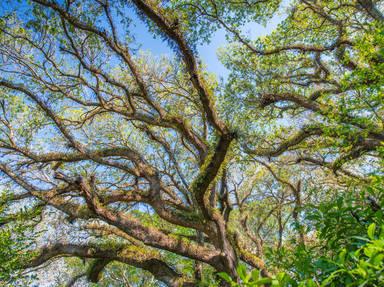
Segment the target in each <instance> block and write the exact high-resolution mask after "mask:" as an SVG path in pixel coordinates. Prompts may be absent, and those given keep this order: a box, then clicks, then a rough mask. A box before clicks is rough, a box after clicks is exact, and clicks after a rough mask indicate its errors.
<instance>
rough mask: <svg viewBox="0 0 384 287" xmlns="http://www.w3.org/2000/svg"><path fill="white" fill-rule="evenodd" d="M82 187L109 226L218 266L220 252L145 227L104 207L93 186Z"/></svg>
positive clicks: (83, 183)
mask: <svg viewBox="0 0 384 287" xmlns="http://www.w3.org/2000/svg"><path fill="white" fill-rule="evenodd" d="M80 186H81V190H82V192H83V194H84V195H85V198H86V201H87V205H88V207H89V209H90V210H92V211H93V212H94V213H95V214H96V215H97V216H98V217H99V218H101V219H102V220H103V221H105V222H107V223H108V224H110V225H113V226H115V227H117V228H118V229H120V230H122V231H123V232H125V233H127V234H128V235H129V236H132V237H133V238H135V239H137V240H140V241H142V242H143V243H144V244H145V245H148V246H151V247H155V248H160V249H163V250H168V251H171V252H174V253H176V254H179V255H182V256H185V257H188V258H191V259H196V260H199V261H203V262H205V263H208V264H210V265H212V266H215V265H217V258H218V257H219V255H220V251H218V250H216V249H214V248H211V247H206V246H203V245H201V244H198V243H196V242H193V241H190V240H188V239H186V238H179V237H174V236H170V235H167V234H165V233H163V232H162V231H161V230H160V229H158V228H156V227H153V226H146V225H144V224H143V223H142V222H141V221H140V220H138V219H137V218H135V217H133V216H131V215H129V214H125V213H123V212H116V211H112V210H109V209H108V208H107V207H105V206H103V204H102V203H101V202H100V200H99V198H98V196H97V195H96V194H95V193H94V192H93V191H92V184H90V183H89V182H87V181H86V180H85V179H82V181H81V183H80Z"/></svg>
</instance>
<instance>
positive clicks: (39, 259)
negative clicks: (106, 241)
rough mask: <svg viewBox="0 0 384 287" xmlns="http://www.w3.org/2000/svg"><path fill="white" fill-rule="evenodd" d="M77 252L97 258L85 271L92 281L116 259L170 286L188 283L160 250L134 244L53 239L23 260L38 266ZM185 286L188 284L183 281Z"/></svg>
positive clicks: (77, 253)
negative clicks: (148, 249)
mask: <svg viewBox="0 0 384 287" xmlns="http://www.w3.org/2000/svg"><path fill="white" fill-rule="evenodd" d="M64 256H76V257H80V258H90V259H96V261H95V262H94V264H92V265H91V268H90V269H89V272H88V278H89V279H91V282H96V281H97V280H98V279H99V276H100V272H101V271H102V270H103V269H104V268H105V267H106V265H107V264H108V263H109V262H111V261H119V262H122V263H126V264H129V265H131V266H134V267H138V268H142V269H144V270H147V271H149V272H150V273H151V274H152V275H153V276H154V277H155V278H156V279H157V280H160V281H162V282H164V283H165V284H166V285H167V286H170V287H179V286H183V284H184V283H186V284H187V283H189V282H188V281H187V280H185V279H184V278H183V277H182V275H180V274H179V273H177V272H176V271H175V270H174V268H172V267H170V266H169V265H168V264H166V263H165V262H164V261H163V260H162V258H161V256H160V253H159V252H148V251H147V249H145V248H141V247H137V246H117V247H115V248H110V247H106V246H100V245H92V244H88V245H76V244H62V243H56V244H54V245H51V246H47V247H44V248H42V249H40V250H37V251H36V256H35V257H33V258H32V259H31V260H30V261H29V262H27V263H26V266H25V267H27V268H33V267H37V266H39V265H41V264H43V263H45V262H47V261H49V260H51V259H53V258H55V257H64ZM185 286H188V285H185Z"/></svg>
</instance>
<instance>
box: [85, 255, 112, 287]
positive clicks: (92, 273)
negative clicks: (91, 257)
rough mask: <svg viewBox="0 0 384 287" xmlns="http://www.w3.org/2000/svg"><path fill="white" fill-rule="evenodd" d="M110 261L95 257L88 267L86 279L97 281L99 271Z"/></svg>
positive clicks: (99, 274)
mask: <svg viewBox="0 0 384 287" xmlns="http://www.w3.org/2000/svg"><path fill="white" fill-rule="evenodd" d="M110 262H111V260H110V259H96V260H95V261H94V262H92V264H91V266H90V267H89V269H88V272H87V273H88V274H87V277H88V280H89V281H90V282H93V283H97V282H98V281H99V280H100V277H101V272H102V271H103V270H104V268H105V267H106V266H107V265H108V264H109V263H110Z"/></svg>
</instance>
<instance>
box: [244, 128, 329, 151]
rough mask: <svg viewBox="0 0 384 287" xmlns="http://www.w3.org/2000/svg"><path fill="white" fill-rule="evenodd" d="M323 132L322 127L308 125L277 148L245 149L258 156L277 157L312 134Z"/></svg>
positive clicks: (316, 134) (317, 134)
mask: <svg viewBox="0 0 384 287" xmlns="http://www.w3.org/2000/svg"><path fill="white" fill-rule="evenodd" d="M322 133H323V131H322V129H321V128H320V127H316V126H307V127H304V128H302V129H301V130H300V131H298V132H297V133H296V134H294V135H292V136H290V137H289V138H288V139H286V140H284V141H283V142H281V143H280V144H279V145H278V146H277V147H276V148H271V149H256V150H252V149H250V148H247V147H246V148H245V151H246V152H247V153H250V154H255V155H258V156H271V157H276V156H279V155H281V154H282V153H284V152H286V151H288V150H289V149H290V148H291V147H295V146H297V145H298V144H300V143H302V142H303V141H305V140H306V139H308V138H310V137H312V136H319V135H321V134H322Z"/></svg>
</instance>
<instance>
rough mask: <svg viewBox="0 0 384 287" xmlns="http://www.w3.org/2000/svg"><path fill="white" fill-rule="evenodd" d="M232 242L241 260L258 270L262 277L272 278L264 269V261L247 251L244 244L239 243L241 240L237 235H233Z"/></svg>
mask: <svg viewBox="0 0 384 287" xmlns="http://www.w3.org/2000/svg"><path fill="white" fill-rule="evenodd" d="M233 241H234V244H235V246H236V248H237V250H238V252H239V257H240V259H241V260H243V261H244V262H246V263H247V264H249V265H251V266H252V267H254V268H257V269H258V270H260V274H261V275H262V276H263V277H267V278H270V277H271V276H272V274H271V273H270V272H269V271H268V269H267V268H266V266H265V263H264V261H263V260H262V259H261V258H260V257H258V256H256V255H255V254H253V253H252V252H250V251H248V250H247V248H246V247H245V244H244V243H243V242H242V241H241V238H240V236H239V235H238V234H237V233H236V234H234V236H233Z"/></svg>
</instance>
